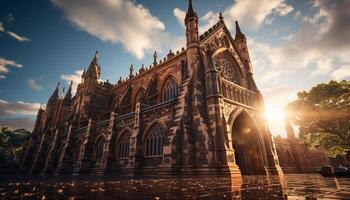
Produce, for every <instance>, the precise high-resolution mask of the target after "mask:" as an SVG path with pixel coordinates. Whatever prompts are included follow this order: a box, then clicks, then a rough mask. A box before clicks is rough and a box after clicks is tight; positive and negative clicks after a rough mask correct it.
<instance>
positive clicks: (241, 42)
mask: <svg viewBox="0 0 350 200" xmlns="http://www.w3.org/2000/svg"><path fill="white" fill-rule="evenodd" d="M235 44H236V46H237V48H238V53H239V55H240V56H241V58H242V61H243V63H244V65H245V68H246V71H247V74H246V75H247V79H248V88H249V89H250V90H253V91H258V88H257V86H256V84H255V81H254V78H253V68H252V64H251V62H250V58H249V51H248V45H247V38H246V37H245V35H244V34H243V33H242V31H241V28H240V27H239V24H238V22H237V21H236V35H235Z"/></svg>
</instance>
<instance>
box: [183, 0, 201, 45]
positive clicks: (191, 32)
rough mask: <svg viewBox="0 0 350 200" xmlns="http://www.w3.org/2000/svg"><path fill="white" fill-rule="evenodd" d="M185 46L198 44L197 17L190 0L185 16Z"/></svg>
mask: <svg viewBox="0 0 350 200" xmlns="http://www.w3.org/2000/svg"><path fill="white" fill-rule="evenodd" d="M185 26H186V39H187V48H189V47H197V46H198V17H197V13H196V12H195V11H194V9H193V6H192V0H189V2H188V11H187V13H186V18H185Z"/></svg>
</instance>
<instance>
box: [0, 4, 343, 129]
mask: <svg viewBox="0 0 350 200" xmlns="http://www.w3.org/2000/svg"><path fill="white" fill-rule="evenodd" d="M193 4H194V8H195V10H196V11H197V13H198V15H199V17H200V27H201V28H200V31H204V30H206V29H207V28H209V27H210V26H211V25H213V24H214V23H216V22H217V20H218V13H219V12H222V13H223V15H224V20H225V23H226V24H227V25H228V26H229V28H230V30H231V33H232V34H234V33H235V31H234V29H233V23H234V21H235V20H238V21H239V22H240V26H241V29H242V30H243V32H244V33H245V34H246V36H247V37H248V45H249V51H250V55H251V60H252V63H253V68H254V71H255V78H256V80H257V83H258V87H259V89H260V90H261V91H262V92H263V95H264V97H265V103H266V114H267V116H268V119H269V124H270V128H271V130H272V133H273V134H282V135H284V128H283V126H284V125H283V120H282V118H283V116H282V115H283V107H284V106H285V104H286V103H287V102H288V101H290V100H293V99H294V98H295V97H296V93H297V92H298V91H300V90H308V89H309V88H310V87H311V86H313V85H315V84H317V83H320V82H324V81H328V80H330V79H336V80H342V79H347V80H349V78H350V67H349V64H350V25H349V21H350V2H349V1H346V0H343V1H342V0H337V1H332V0H324V1H286V0H256V1H253V0H250V1H246V0H236V1H233V0H218V1H212V0H193ZM186 10H187V1H186V0H177V1H173V0H135V1H127V0H101V1H97V0H95V1H94V0H75V1H70V0H36V1H35V3H33V2H32V1H25V0H2V1H1V3H0V125H13V126H16V127H25V128H31V127H32V126H33V120H34V116H35V113H36V110H37V109H38V107H39V106H40V103H43V104H45V103H46V101H47V99H48V97H49V95H50V94H51V92H52V90H53V89H54V87H55V85H56V84H57V82H58V81H60V82H61V85H64V86H66V87H67V84H68V82H69V81H71V80H73V81H74V82H75V84H76V83H77V82H79V73H81V70H82V69H83V68H85V67H87V66H88V64H89V63H90V60H91V58H92V56H93V54H94V52H95V50H98V51H99V52H100V63H101V67H102V77H101V78H102V79H104V80H106V79H109V80H110V81H111V82H116V81H117V80H118V79H119V77H120V76H125V75H126V74H127V73H128V70H129V66H130V64H133V65H134V66H135V67H136V68H139V67H140V66H141V64H145V65H149V64H150V63H151V62H152V61H151V60H152V54H153V52H154V50H157V51H158V52H159V54H160V57H163V56H164V55H165V54H166V53H167V52H168V51H169V49H173V50H177V49H179V48H180V47H182V46H184V44H185V43H184V41H185V39H184V36H185V35H184V27H183V18H184V14H185V13H184V11H186Z"/></svg>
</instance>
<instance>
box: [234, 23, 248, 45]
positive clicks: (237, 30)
mask: <svg viewBox="0 0 350 200" xmlns="http://www.w3.org/2000/svg"><path fill="white" fill-rule="evenodd" d="M238 39H246V38H245V35H244V34H243V33H242V31H241V29H240V28H239V25H238V21H236V36H235V40H238Z"/></svg>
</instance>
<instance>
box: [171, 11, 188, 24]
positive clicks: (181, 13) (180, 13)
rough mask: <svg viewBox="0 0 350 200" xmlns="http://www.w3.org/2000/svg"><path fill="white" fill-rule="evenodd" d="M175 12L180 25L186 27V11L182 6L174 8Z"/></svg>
mask: <svg viewBox="0 0 350 200" xmlns="http://www.w3.org/2000/svg"><path fill="white" fill-rule="evenodd" d="M173 14H174V16H175V17H176V19H177V21H178V22H179V23H180V25H181V26H182V27H183V28H185V17H186V12H185V11H183V10H181V9H180V8H175V9H174V10H173Z"/></svg>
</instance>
